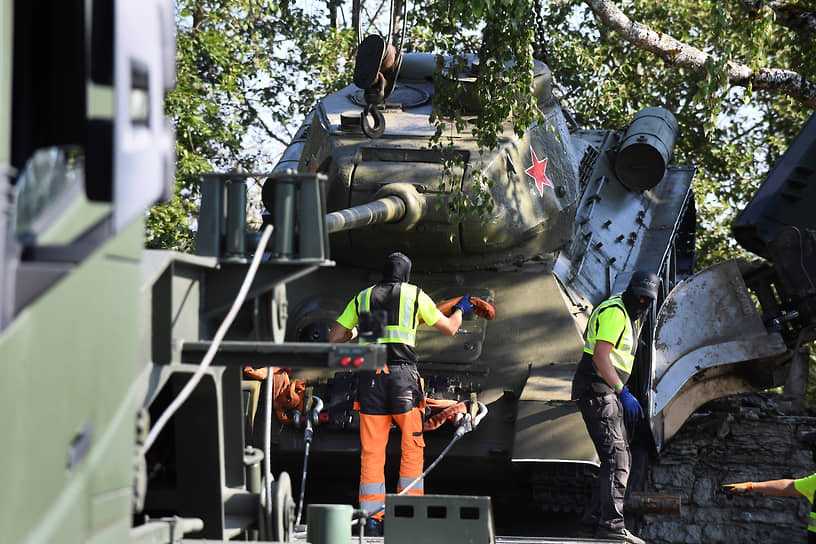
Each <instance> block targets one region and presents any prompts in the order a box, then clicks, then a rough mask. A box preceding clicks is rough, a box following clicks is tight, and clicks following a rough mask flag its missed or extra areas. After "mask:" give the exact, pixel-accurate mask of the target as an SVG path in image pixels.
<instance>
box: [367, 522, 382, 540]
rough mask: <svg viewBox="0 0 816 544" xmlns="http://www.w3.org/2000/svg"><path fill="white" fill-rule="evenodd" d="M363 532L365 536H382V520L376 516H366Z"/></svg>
mask: <svg viewBox="0 0 816 544" xmlns="http://www.w3.org/2000/svg"><path fill="white" fill-rule="evenodd" d="M363 534H364V535H365V536H383V522H382V521H380V520H378V519H376V518H368V519H367V520H366V524H365V530H364V531H363Z"/></svg>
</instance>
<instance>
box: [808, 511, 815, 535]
mask: <svg viewBox="0 0 816 544" xmlns="http://www.w3.org/2000/svg"><path fill="white" fill-rule="evenodd" d="M808 531H810V532H812V533H816V512H813V511H811V512H810V519H809V520H808Z"/></svg>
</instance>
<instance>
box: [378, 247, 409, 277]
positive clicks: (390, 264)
mask: <svg viewBox="0 0 816 544" xmlns="http://www.w3.org/2000/svg"><path fill="white" fill-rule="evenodd" d="M410 277H411V259H409V258H408V257H407V256H406V255H403V254H402V253H392V254H391V255H389V256H388V257H386V258H385V264H384V265H383V277H382V281H381V283H400V282H407V281H408V280H409V279H410Z"/></svg>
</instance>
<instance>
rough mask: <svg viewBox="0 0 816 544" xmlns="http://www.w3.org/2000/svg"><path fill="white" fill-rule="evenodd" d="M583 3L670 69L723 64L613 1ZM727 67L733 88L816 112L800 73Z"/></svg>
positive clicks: (814, 88)
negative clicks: (791, 101)
mask: <svg viewBox="0 0 816 544" xmlns="http://www.w3.org/2000/svg"><path fill="white" fill-rule="evenodd" d="M583 1H584V3H585V4H587V5H588V6H589V7H590V8H591V9H592V11H593V12H595V15H596V16H597V17H598V18H599V19H600V20H601V22H602V23H603V24H604V25H606V26H607V27H609V28H611V29H612V30H614V31H616V32H617V33H618V34H620V35H621V36H622V37H623V38H624V39H625V40H627V41H628V42H630V43H632V44H633V45H635V46H637V47H639V48H641V49H645V50H646V51H650V52H652V53H654V54H655V55H658V56H659V57H660V58H662V59H663V60H664V61H666V62H667V63H668V64H670V65H673V66H678V67H683V68H688V69H690V70H693V71H695V72H702V71H703V69H704V67H705V64H706V61H709V60H711V61H715V62H716V61H718V60H720V59H719V57H717V56H716V55H710V54H708V53H706V52H704V51H701V50H700V49H697V48H696V47H693V46H691V45H688V44H685V43H683V42H681V41H679V40H676V39H675V38H673V37H671V36H669V35H668V34H663V33H662V32H656V31H654V30H652V29H651V28H649V27H648V26H646V25H643V24H641V23H638V22H636V21H632V20H631V19H629V17H627V16H626V14H624V13H623V12H622V11H621V10H620V9H619V8H618V6H617V5H616V4H615V3H614V2H613V1H612V0H583ZM725 66H726V70H727V73H728V81H729V82H730V83H731V85H736V86H739V87H748V86H749V85H752V86H753V88H754V89H760V90H765V91H769V92H772V93H777V94H784V95H787V96H790V97H791V98H793V99H794V100H797V101H799V102H801V103H802V104H804V105H806V106H807V107H809V108H810V109H816V84H814V83H813V82H812V81H808V80H807V79H805V78H803V77H802V76H801V75H800V74H798V73H797V72H793V71H791V70H785V69H782V68H760V69H759V70H757V71H753V70H751V68H750V67H749V66H746V65H745V64H740V63H737V62H733V61H728V62H727V63H726V65H725Z"/></svg>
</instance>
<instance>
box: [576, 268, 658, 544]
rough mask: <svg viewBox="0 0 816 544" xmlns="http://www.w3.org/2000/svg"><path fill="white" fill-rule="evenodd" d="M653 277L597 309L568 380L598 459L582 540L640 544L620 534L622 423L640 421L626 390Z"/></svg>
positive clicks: (626, 460) (642, 275)
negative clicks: (573, 372)
mask: <svg viewBox="0 0 816 544" xmlns="http://www.w3.org/2000/svg"><path fill="white" fill-rule="evenodd" d="M659 284H660V280H659V279H658V277H657V276H656V275H655V274H653V273H651V272H648V271H646V270H638V271H637V272H635V273H634V274H632V277H631V278H630V280H629V285H628V286H627V287H626V290H625V291H624V292H623V293H621V294H619V295H617V296H613V297H611V298H609V299H607V300H605V301H603V302H601V303H600V304H598V305H597V306H596V307H595V309H594V310H593V312H592V314H591V315H590V316H589V321H588V322H587V326H586V330H585V331H584V353H583V356H582V357H581V360H580V362H579V363H578V368H577V369H576V371H575V376H574V377H573V379H572V400H573V401H574V402H576V403H577V404H578V408H579V409H580V410H581V416H582V417H583V418H584V424H585V425H586V428H587V431H588V432H589V436H590V438H591V439H592V442H593V444H594V445H595V450H596V451H597V453H598V458H599V459H600V463H601V466H600V469H599V474H598V482H597V485H596V486H595V487H594V488H593V490H592V496H591V497H590V501H589V503H588V504H587V506H586V507H585V509H584V515H583V518H582V519H581V533H582V535H584V536H595V537H598V538H605V539H614V540H619V541H623V542H628V543H630V544H643V542H644V541H643V540H642V539H640V538H638V537H637V536H635V535H633V534H632V533H631V532H629V530H628V529H627V528H626V526H625V524H624V519H623V499H624V496H625V494H626V486H627V484H628V481H629V470H630V467H631V465H632V457H631V454H630V452H629V439H628V436H627V432H626V425H625V424H624V421H626V422H627V423H629V424H630V425H631V424H634V423H635V422H637V421H638V420H639V419H640V418H642V417H643V409H642V408H641V406H640V403H639V402H638V400H637V399H636V398H635V397H634V395H632V393H631V392H630V391H629V388H627V387H626V382H627V380H628V379H629V375H630V374H631V373H632V367H633V365H634V361H635V351H636V350H637V329H636V328H635V322H636V321H637V319H639V317H640V316H641V315H642V314H643V312H645V311H646V310H647V309H648V308H649V307H650V306H651V305H652V304H653V303H654V301H655V300H656V299H657V293H658V291H657V290H658V286H659Z"/></svg>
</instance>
